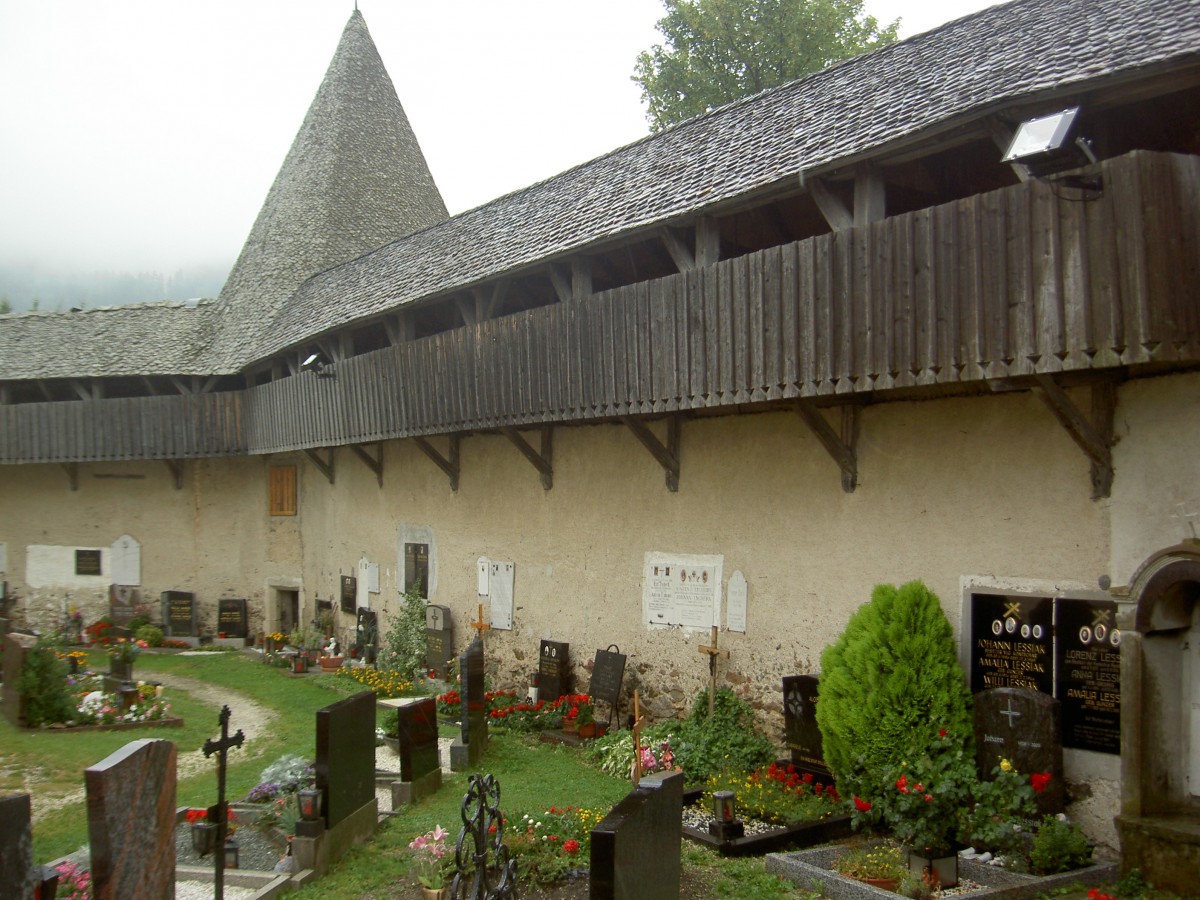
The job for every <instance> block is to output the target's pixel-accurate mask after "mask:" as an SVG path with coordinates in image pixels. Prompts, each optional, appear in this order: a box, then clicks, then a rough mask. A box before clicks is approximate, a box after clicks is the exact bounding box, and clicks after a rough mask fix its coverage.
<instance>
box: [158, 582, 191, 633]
mask: <svg viewBox="0 0 1200 900" xmlns="http://www.w3.org/2000/svg"><path fill="white" fill-rule="evenodd" d="M159 602H160V603H161V605H162V621H163V625H164V626H165V628H164V629H163V630H164V631H165V632H166V633H167V637H173V638H178V637H195V635H196V595H195V594H193V593H191V592H190V591H163V592H162V594H160V595H159Z"/></svg>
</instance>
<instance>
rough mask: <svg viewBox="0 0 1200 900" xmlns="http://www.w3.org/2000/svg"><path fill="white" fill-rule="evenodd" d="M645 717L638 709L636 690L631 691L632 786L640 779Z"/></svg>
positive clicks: (635, 785)
mask: <svg viewBox="0 0 1200 900" xmlns="http://www.w3.org/2000/svg"><path fill="white" fill-rule="evenodd" d="M644 720H645V717H644V716H643V715H642V714H641V712H640V711H639V709H638V692H637V689H636V688H635V689H634V691H633V786H634V787H635V788H636V787H637V786H638V784H640V783H641V780H642V722H643V721H644Z"/></svg>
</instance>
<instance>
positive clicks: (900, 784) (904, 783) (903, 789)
mask: <svg viewBox="0 0 1200 900" xmlns="http://www.w3.org/2000/svg"><path fill="white" fill-rule="evenodd" d="M896 787H897V788H898V789H899V791H900V793H902V794H907V793H908V776H907V775H901V776H900V777H899V778H897V779H896Z"/></svg>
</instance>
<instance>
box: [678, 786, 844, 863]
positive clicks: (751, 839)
mask: <svg viewBox="0 0 1200 900" xmlns="http://www.w3.org/2000/svg"><path fill="white" fill-rule="evenodd" d="M703 799H704V789H702V788H693V789H692V790H689V791H685V792H684V795H683V803H684V825H683V836H684V837H685V838H687V839H688V840H690V841H694V842H695V843H697V844H703V845H704V846H706V847H710V848H712V849H713V850H716V851H717V852H718V853H720V854H721V855H722V856H761V855H763V854H765V853H770V852H772V851H774V850H781V849H783V848H785V847H812V846H814V845H816V844H824V843H828V842H829V841H836V840H839V839H841V838H844V837H849V836H850V816H849V815H846V814H838V815H831V816H827V817H826V818H824V819H820V820H816V821H809V822H795V823H792V824H790V825H772V824H770V823H763V822H760V823H758V824H757V825H753V824H751V823H750V822H748V823H747V825H746V836H745V837H740V838H730V839H725V840H723V839H721V838H718V837H716V836H715V835H712V834H710V833H709V831H708V823H709V822H712V821H715V819H713V817H712V815H711V813H709V812H707V811H705V806H704V803H703ZM689 811H690V812H691V815H689Z"/></svg>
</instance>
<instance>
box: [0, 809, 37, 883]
mask: <svg viewBox="0 0 1200 900" xmlns="http://www.w3.org/2000/svg"><path fill="white" fill-rule="evenodd" d="M33 891H34V876H33V826H32V824H31V807H30V804H29V795H28V794H11V795H9V796H7V797H0V897H21V898H25V897H32V896H34V893H33Z"/></svg>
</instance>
